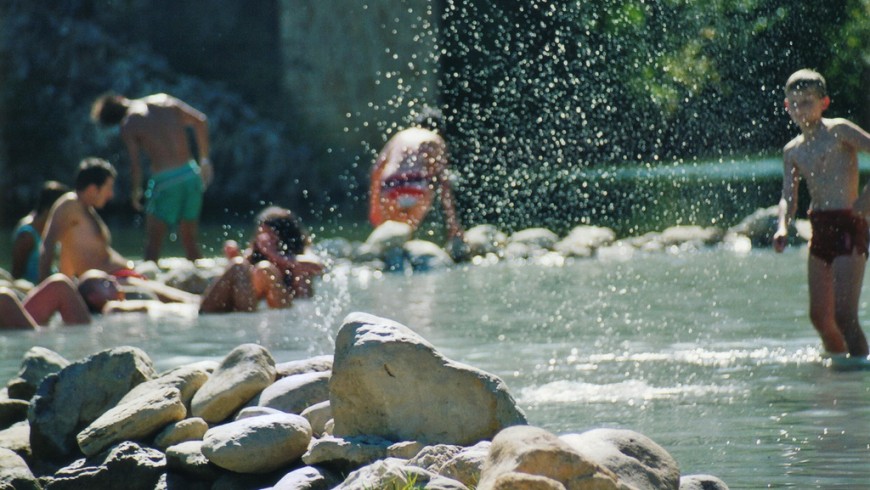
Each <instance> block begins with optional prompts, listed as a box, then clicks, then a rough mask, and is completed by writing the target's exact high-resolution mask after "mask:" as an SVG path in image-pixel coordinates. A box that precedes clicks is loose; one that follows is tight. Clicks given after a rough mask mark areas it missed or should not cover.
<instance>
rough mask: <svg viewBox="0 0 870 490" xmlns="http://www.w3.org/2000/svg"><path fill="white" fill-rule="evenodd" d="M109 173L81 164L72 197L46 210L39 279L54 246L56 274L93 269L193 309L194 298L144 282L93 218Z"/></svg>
mask: <svg viewBox="0 0 870 490" xmlns="http://www.w3.org/2000/svg"><path fill="white" fill-rule="evenodd" d="M116 175H117V174H116V172H115V168H114V167H113V166H112V164H110V163H109V162H107V161H105V160H103V159H101V158H93V157H92V158H85V159H84V160H82V162H81V164H80V165H79V170H78V173H77V174H76V184H75V191H74V192H68V193H66V194H64V195H63V196H61V197H59V198H58V200H57V202H55V204H54V206H53V207H52V208H51V212H50V214H49V217H48V223H46V225H45V232H44V233H43V237H42V246H41V248H40V253H39V276H40V278H43V279H44V278H45V277H48V275H49V274H50V273H51V266H52V263H53V262H54V255H55V248H56V245H57V244H58V243H60V258H59V259H60V260H59V262H60V267H59V270H60V272H61V273H63V274H66V275H67V276H69V277H79V276H81V275H82V274H83V273H85V272H86V271H89V270H92V269H96V270H101V271H104V272H107V273H108V274H111V275H112V276H114V277H115V278H117V279H118V280H119V281H120V282H121V284H123V285H129V286H134V287H137V288H140V289H143V290H146V291H149V292H151V293H152V294H154V295H155V296H156V297H157V298H159V299H160V300H161V301H163V302H173V303H174V302H182V303H198V302H199V297H198V296H197V295H195V294H191V293H187V292H185V291H181V290H179V289H176V288H173V287H170V286H167V285H165V284H161V283H159V282H156V281H148V280H146V279H145V278H144V277H142V276H141V275H140V274H138V273H137V272H136V271H135V270H133V265H134V264H133V261H131V260H127V259H126V258H124V257H123V256H121V254H119V253H118V252H116V251H115V249H113V248H112V246H111V241H112V238H111V235H110V233H109V229H108V227H106V223H105V222H103V220H102V218H100V216H99V215H98V214H97V210H98V209H102V208H103V206H105V205H106V203H107V202H108V201H109V200H110V199H112V196H113V195H114V190H113V186H114V185H115V176H116Z"/></svg>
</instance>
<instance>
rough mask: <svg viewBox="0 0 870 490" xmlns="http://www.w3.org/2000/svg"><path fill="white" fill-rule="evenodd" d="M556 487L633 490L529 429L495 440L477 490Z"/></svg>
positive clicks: (545, 434) (512, 430) (521, 428)
mask: <svg viewBox="0 0 870 490" xmlns="http://www.w3.org/2000/svg"><path fill="white" fill-rule="evenodd" d="M556 484H561V485H562V487H561V488H565V489H570V490H586V489H588V490H593V489H594V490H605V489H614V490H616V489H619V490H628V489H629V488H630V487H628V486H626V485H624V484H621V483H620V482H619V478H618V477H617V476H616V475H615V474H614V473H613V472H611V471H610V470H608V469H606V468H604V467H602V466H600V465H598V464H596V463H595V462H594V461H592V460H591V459H590V458H588V457H587V456H584V455H583V454H581V453H579V452H577V451H576V450H574V448H572V447H571V446H569V445H568V444H567V443H565V442H564V441H562V440H561V439H559V438H558V437H556V436H555V435H554V434H551V433H550V432H548V431H546V430H544V429H540V428H538V427H532V426H528V425H526V426H515V427H508V428H507V429H505V430H503V431H501V432H499V434H498V435H497V436H495V438H494V439H493V440H492V446H491V447H490V451H489V456H488V458H487V460H486V462H485V463H484V466H483V471H482V472H481V475H480V483H479V484H478V486H477V490H498V489H510V488H560V487H559V486H557V485H556ZM643 488H658V487H643Z"/></svg>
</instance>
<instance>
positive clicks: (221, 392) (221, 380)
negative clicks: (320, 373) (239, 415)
mask: <svg viewBox="0 0 870 490" xmlns="http://www.w3.org/2000/svg"><path fill="white" fill-rule="evenodd" d="M275 377H276V371H275V360H274V359H273V358H272V354H270V353H269V351H268V350H266V348H264V347H263V346H260V345H257V344H242V345H240V346H238V347H236V348H235V349H233V350H232V351H231V352H230V353H229V354H227V356H226V357H225V358H224V359H223V361H221V363H220V365H218V367H217V369H215V371H214V373H212V375H211V376H210V377H209V378H208V381H206V382H205V383H204V384H203V385H202V387H201V388H200V389H199V391H197V392H196V394H195V395H194V396H193V400H191V402H190V411H191V414H192V415H193V416H194V417H200V418H202V419H203V420H205V421H206V422H221V421H223V420H225V419H226V418H227V417H229V416H230V415H232V413H233V412H235V411H236V410H238V409H239V408H241V407H242V405H244V404H245V403H247V402H248V401H250V400H251V399H252V398H254V397H255V396H256V395H257V394H258V393H260V392H261V391H263V389H264V388H266V387H267V386H269V385H270V384H272V383H273V382H274V381H275Z"/></svg>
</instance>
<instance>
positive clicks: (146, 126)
mask: <svg viewBox="0 0 870 490" xmlns="http://www.w3.org/2000/svg"><path fill="white" fill-rule="evenodd" d="M91 118H92V119H93V120H94V121H97V122H99V123H101V124H104V125H115V124H119V125H120V126H121V137H122V138H123V140H124V143H125V144H126V146H127V152H128V153H129V155H130V180H131V181H132V182H131V184H132V191H131V197H132V201H133V207H134V208H135V209H137V210H141V209H142V204H141V199H142V194H143V193H142V167H141V165H140V163H139V158H140V153H144V154H145V155H147V156H148V159H149V160H150V162H151V180H149V181H148V191H147V192H146V193H145V198H146V200H147V202H146V207H145V213H146V225H145V226H146V229H147V234H148V239H147V243H146V245H145V260H154V261H156V260H157V259H158V258H160V249H161V247H162V246H163V239H164V237H166V232H167V231H168V229H169V227H170V226H176V225H177V226H178V234H179V235H180V236H181V243H182V245H183V246H184V252H185V255H186V256H187V258H188V259H190V260H195V259H198V258H200V257H201V256H202V255H201V253H200V250H199V243H198V241H197V240H198V237H197V235H198V233H199V213H200V210H201V209H202V193H203V191H204V189H205V186H206V185H208V184H209V183H210V182H211V178H212V168H211V162H210V161H209V158H208V151H209V139H208V119H207V118H206V116H205V114H203V113H202V112H200V111H198V110H196V109H194V108H193V107H191V106H189V105H187V104H186V103H184V102H183V101H181V100H179V99H176V98H175V97H172V96H170V95H167V94H156V95H149V96H148V97H143V98H141V99H133V100H131V99H128V98H126V97H124V96H122V95H117V94H106V95H103V96H102V97H100V98H98V99H97V100H96V101H95V102H94V105H93V106H92V107H91ZM187 128H192V129H193V134H194V138H195V140H196V146H197V150H198V151H199V164H197V160H194V159H193V156H192V151H191V149H190V145H189V144H188V137H187Z"/></svg>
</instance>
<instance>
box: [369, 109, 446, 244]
mask: <svg viewBox="0 0 870 490" xmlns="http://www.w3.org/2000/svg"><path fill="white" fill-rule="evenodd" d="M442 126H443V123H442V117H441V113H440V111H437V110H434V109H428V108H427V109H425V110H423V111H421V113H420V114H419V115H418V116H417V117H416V118H415V127H411V128H407V129H404V130H402V131H399V132H398V133H396V134H395V135H393V137H391V138H390V139H389V141H387V144H386V145H385V146H384V148H383V149H382V150H381V152H380V154H379V155H378V158H377V160H376V161H375V165H374V167H373V168H372V173H371V186H370V192H369V221H370V222H371V224H372V225H374V226H376V227H377V226H380V225H381V224H382V223H384V222H385V221H389V220H391V221H399V222H402V223H407V224H408V225H410V226H411V229H412V230H416V229H417V228H418V227H419V226H420V223H421V222H422V221H423V218H425V217H426V214H427V213H428V212H429V210H430V209H431V208H432V202H433V201H434V199H435V194H436V192H437V193H438V194H440V198H441V205H442V207H443V208H444V218H445V221H446V225H447V238H448V240H449V242H450V243H451V249H453V248H454V244H455V243H456V242H461V241H462V237H463V230H462V226H461V225H460V223H459V220H458V219H457V217H456V207H455V204H454V201H453V191H452V189H451V186H450V178H449V174H448V155H447V144H446V143H445V142H444V138H443V137H442V136H441V135H440V134H439V133H438V131H439V130H441V129H442Z"/></svg>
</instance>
